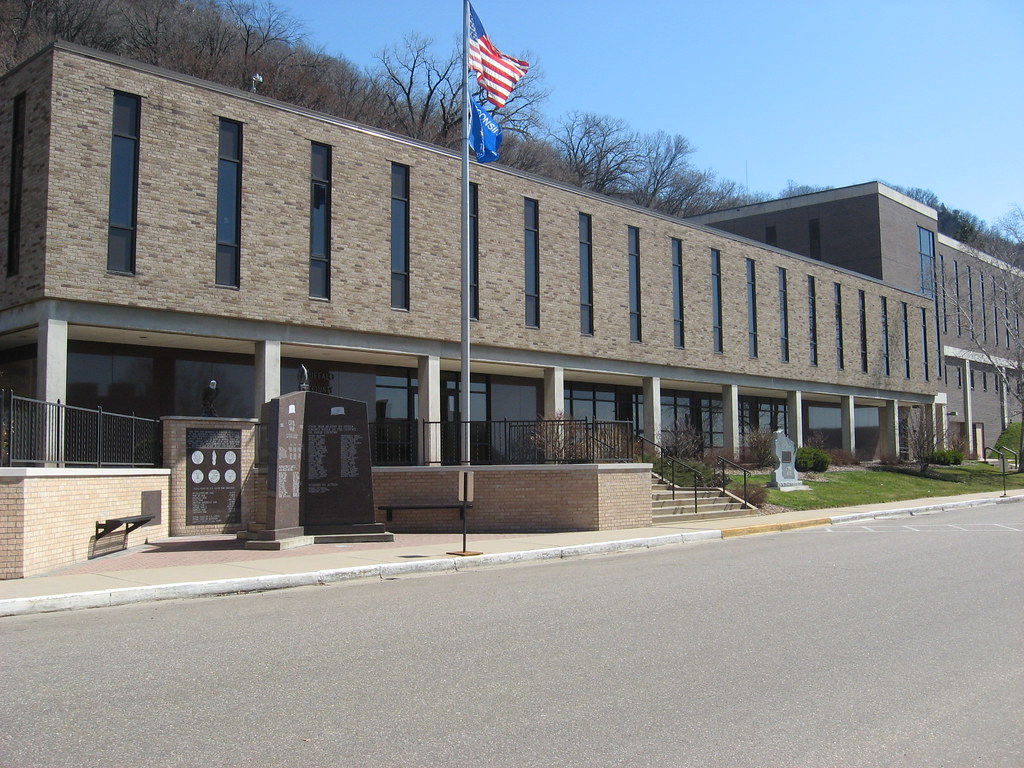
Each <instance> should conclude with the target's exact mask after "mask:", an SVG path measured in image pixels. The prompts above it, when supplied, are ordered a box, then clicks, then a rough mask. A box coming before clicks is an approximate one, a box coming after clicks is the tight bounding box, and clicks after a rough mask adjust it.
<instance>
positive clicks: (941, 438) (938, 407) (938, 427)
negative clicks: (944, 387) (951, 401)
mask: <svg viewBox="0 0 1024 768" xmlns="http://www.w3.org/2000/svg"><path fill="white" fill-rule="evenodd" d="M942 394H945V393H942ZM932 411H933V413H934V414H935V416H934V418H935V447H936V448H937V449H939V450H944V449H946V448H948V447H949V446H948V445H947V444H946V443H947V442H948V441H947V440H946V432H947V431H948V430H949V423H948V421H947V419H946V401H945V400H941V401H940V400H938V399H936V401H935V404H934V405H933V406H932Z"/></svg>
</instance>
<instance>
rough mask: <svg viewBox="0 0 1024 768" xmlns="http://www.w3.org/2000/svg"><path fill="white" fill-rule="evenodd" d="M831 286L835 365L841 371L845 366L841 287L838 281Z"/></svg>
mask: <svg viewBox="0 0 1024 768" xmlns="http://www.w3.org/2000/svg"><path fill="white" fill-rule="evenodd" d="M832 288H833V293H834V298H835V318H836V367H837V368H839V370H840V371H841V370H843V368H845V367H846V350H845V349H844V347H843V287H842V286H841V285H840V284H839V283H833V285H832Z"/></svg>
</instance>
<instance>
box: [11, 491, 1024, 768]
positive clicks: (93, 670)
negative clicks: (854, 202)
mask: <svg viewBox="0 0 1024 768" xmlns="http://www.w3.org/2000/svg"><path fill="white" fill-rule="evenodd" d="M1022 556H1024V505H1018V504H1004V505H997V506H991V505H990V506H982V507H978V508H975V509H971V510H965V511H957V512H945V513H941V514H932V515H923V516H915V517H912V518H911V517H907V518H899V519H888V520H886V521H885V522H884V523H883V522H880V521H874V522H872V523H871V524H870V525H862V524H848V525H843V526H834V527H831V528H821V529H810V530H805V531H798V532H788V533H782V534H765V535H759V536H748V537H742V538H736V539H729V540H724V541H714V542H708V543H703V544H688V545H684V546H680V547H664V548H659V549H655V550H644V551H640V552H629V553H623V554H618V555H611V556H603V557H592V558H580V559H573V560H565V561H559V562H554V563H543V564H533V565H527V566H515V567H508V568H493V569H482V570H479V571H467V572H461V573H458V574H446V575H438V576H421V577H410V578H402V579H397V580H392V581H386V582H381V583H353V584H343V585H335V586H328V587H310V588H303V589H297V590H287V591H283V592H274V593H267V594H262V595H244V596H239V597H221V598H210V599H205V600H189V601H181V602H166V603H150V604H145V605H135V606H126V607H120V608H103V609H95V610H90V611H80V612H71V613H56V614H46V615H38V616H26V617H15V618H7V619H2V620H0V690H2V692H3V695H2V697H0V722H2V723H3V728H2V732H0V765H4V766H17V767H18V768H31V767H32V766H75V768H83V767H85V766H104V767H116V766H204V767H206V766H247V767H249V768H251V767H252V766H260V767H261V768H264V767H270V766H304V767H305V766H434V765H474V766H613V765H615V766H618V765H621V766H655V765H658V766H662V765H663V766H729V767H730V768H738V767H742V766H871V768H876V767H877V766H890V767H898V766H922V767H924V766H927V768H936V767H938V766H974V765H984V766H987V767H992V768H994V767H996V766H1013V767H1014V768H1020V766H1024V714H1022V713H1024V605H1022V599H1024V569H1022Z"/></svg>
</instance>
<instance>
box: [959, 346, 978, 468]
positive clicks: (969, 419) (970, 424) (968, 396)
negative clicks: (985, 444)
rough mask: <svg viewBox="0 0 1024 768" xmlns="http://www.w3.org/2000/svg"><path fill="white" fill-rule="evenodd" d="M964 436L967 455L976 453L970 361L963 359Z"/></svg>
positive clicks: (971, 455)
mask: <svg viewBox="0 0 1024 768" xmlns="http://www.w3.org/2000/svg"><path fill="white" fill-rule="evenodd" d="M963 396H964V437H965V438H966V440H967V456H968V457H969V458H974V457H975V456H977V455H978V449H979V447H982V446H978V445H975V442H976V441H975V439H974V393H973V392H972V391H971V361H970V360H964V387H963Z"/></svg>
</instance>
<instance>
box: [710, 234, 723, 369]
mask: <svg viewBox="0 0 1024 768" xmlns="http://www.w3.org/2000/svg"><path fill="white" fill-rule="evenodd" d="M711 338H712V343H713V345H714V349H715V352H717V353H721V352H722V351H723V350H724V349H725V343H724V339H723V329H722V254H721V253H720V252H719V251H716V250H714V249H712V251H711Z"/></svg>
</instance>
